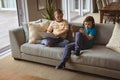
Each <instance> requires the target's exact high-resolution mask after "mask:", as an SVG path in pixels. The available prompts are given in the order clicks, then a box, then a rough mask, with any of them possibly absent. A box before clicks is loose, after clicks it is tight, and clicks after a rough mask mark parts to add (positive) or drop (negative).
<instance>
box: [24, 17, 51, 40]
mask: <svg viewBox="0 0 120 80" xmlns="http://www.w3.org/2000/svg"><path fill="white" fill-rule="evenodd" d="M46 21H49V22H52V21H51V20H47V19H39V20H36V21H31V22H27V23H22V27H23V30H24V33H25V39H26V42H28V41H29V29H28V24H30V23H34V24H35V23H42V22H46Z"/></svg>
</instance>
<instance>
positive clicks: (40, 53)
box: [9, 23, 120, 79]
mask: <svg viewBox="0 0 120 80" xmlns="http://www.w3.org/2000/svg"><path fill="white" fill-rule="evenodd" d="M81 25H82V24H79V23H69V33H68V36H67V38H68V39H69V40H70V41H74V36H73V34H74V33H75V32H76V31H77V30H78V29H79V27H80V26H81ZM95 25H96V30H97V36H96V38H95V45H94V46H93V48H91V49H87V50H82V52H83V54H82V55H80V56H79V57H75V56H74V55H71V59H70V60H69V61H68V63H67V64H66V68H67V69H71V70H75V71H82V72H87V73H92V74H97V75H102V76H107V77H112V78H116V79H120V54H119V53H117V52H115V51H113V50H111V49H108V48H107V47H106V44H107V43H108V41H109V39H110V38H111V35H112V32H113V29H114V24H113V25H112V24H95ZM9 36H10V45H11V51H12V57H13V58H14V59H20V60H27V61H33V62H38V63H43V64H48V65H52V66H56V65H58V64H59V63H60V59H61V56H62V53H63V50H64V47H46V46H44V45H41V44H30V43H28V42H26V40H25V32H24V30H23V28H22V27H19V28H16V29H13V30H9Z"/></svg>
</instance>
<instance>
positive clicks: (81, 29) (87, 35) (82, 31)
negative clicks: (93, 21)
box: [79, 28, 94, 40]
mask: <svg viewBox="0 0 120 80" xmlns="http://www.w3.org/2000/svg"><path fill="white" fill-rule="evenodd" d="M79 31H80V32H81V33H83V34H84V35H85V36H86V37H87V38H88V39H89V40H91V39H93V38H94V36H93V35H91V34H87V33H86V32H85V30H84V29H83V28H80V30H79Z"/></svg>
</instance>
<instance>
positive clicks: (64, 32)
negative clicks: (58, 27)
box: [56, 21, 69, 36]
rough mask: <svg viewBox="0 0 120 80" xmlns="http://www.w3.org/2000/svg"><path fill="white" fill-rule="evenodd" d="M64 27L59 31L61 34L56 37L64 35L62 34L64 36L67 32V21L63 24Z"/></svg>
mask: <svg viewBox="0 0 120 80" xmlns="http://www.w3.org/2000/svg"><path fill="white" fill-rule="evenodd" d="M64 26H65V28H64V29H63V31H61V32H60V33H59V34H57V35H56V36H61V35H64V34H66V33H67V32H68V30H69V26H68V22H67V21H65V22H64Z"/></svg>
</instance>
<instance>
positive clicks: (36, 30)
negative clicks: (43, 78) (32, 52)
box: [28, 21, 50, 43]
mask: <svg viewBox="0 0 120 80" xmlns="http://www.w3.org/2000/svg"><path fill="white" fill-rule="evenodd" d="M49 24H50V22H49V21H44V22H41V23H28V29H29V41H28V42H29V43H34V42H35V41H36V40H40V39H42V37H41V36H40V32H45V31H46V30H47V28H48V26H49Z"/></svg>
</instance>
